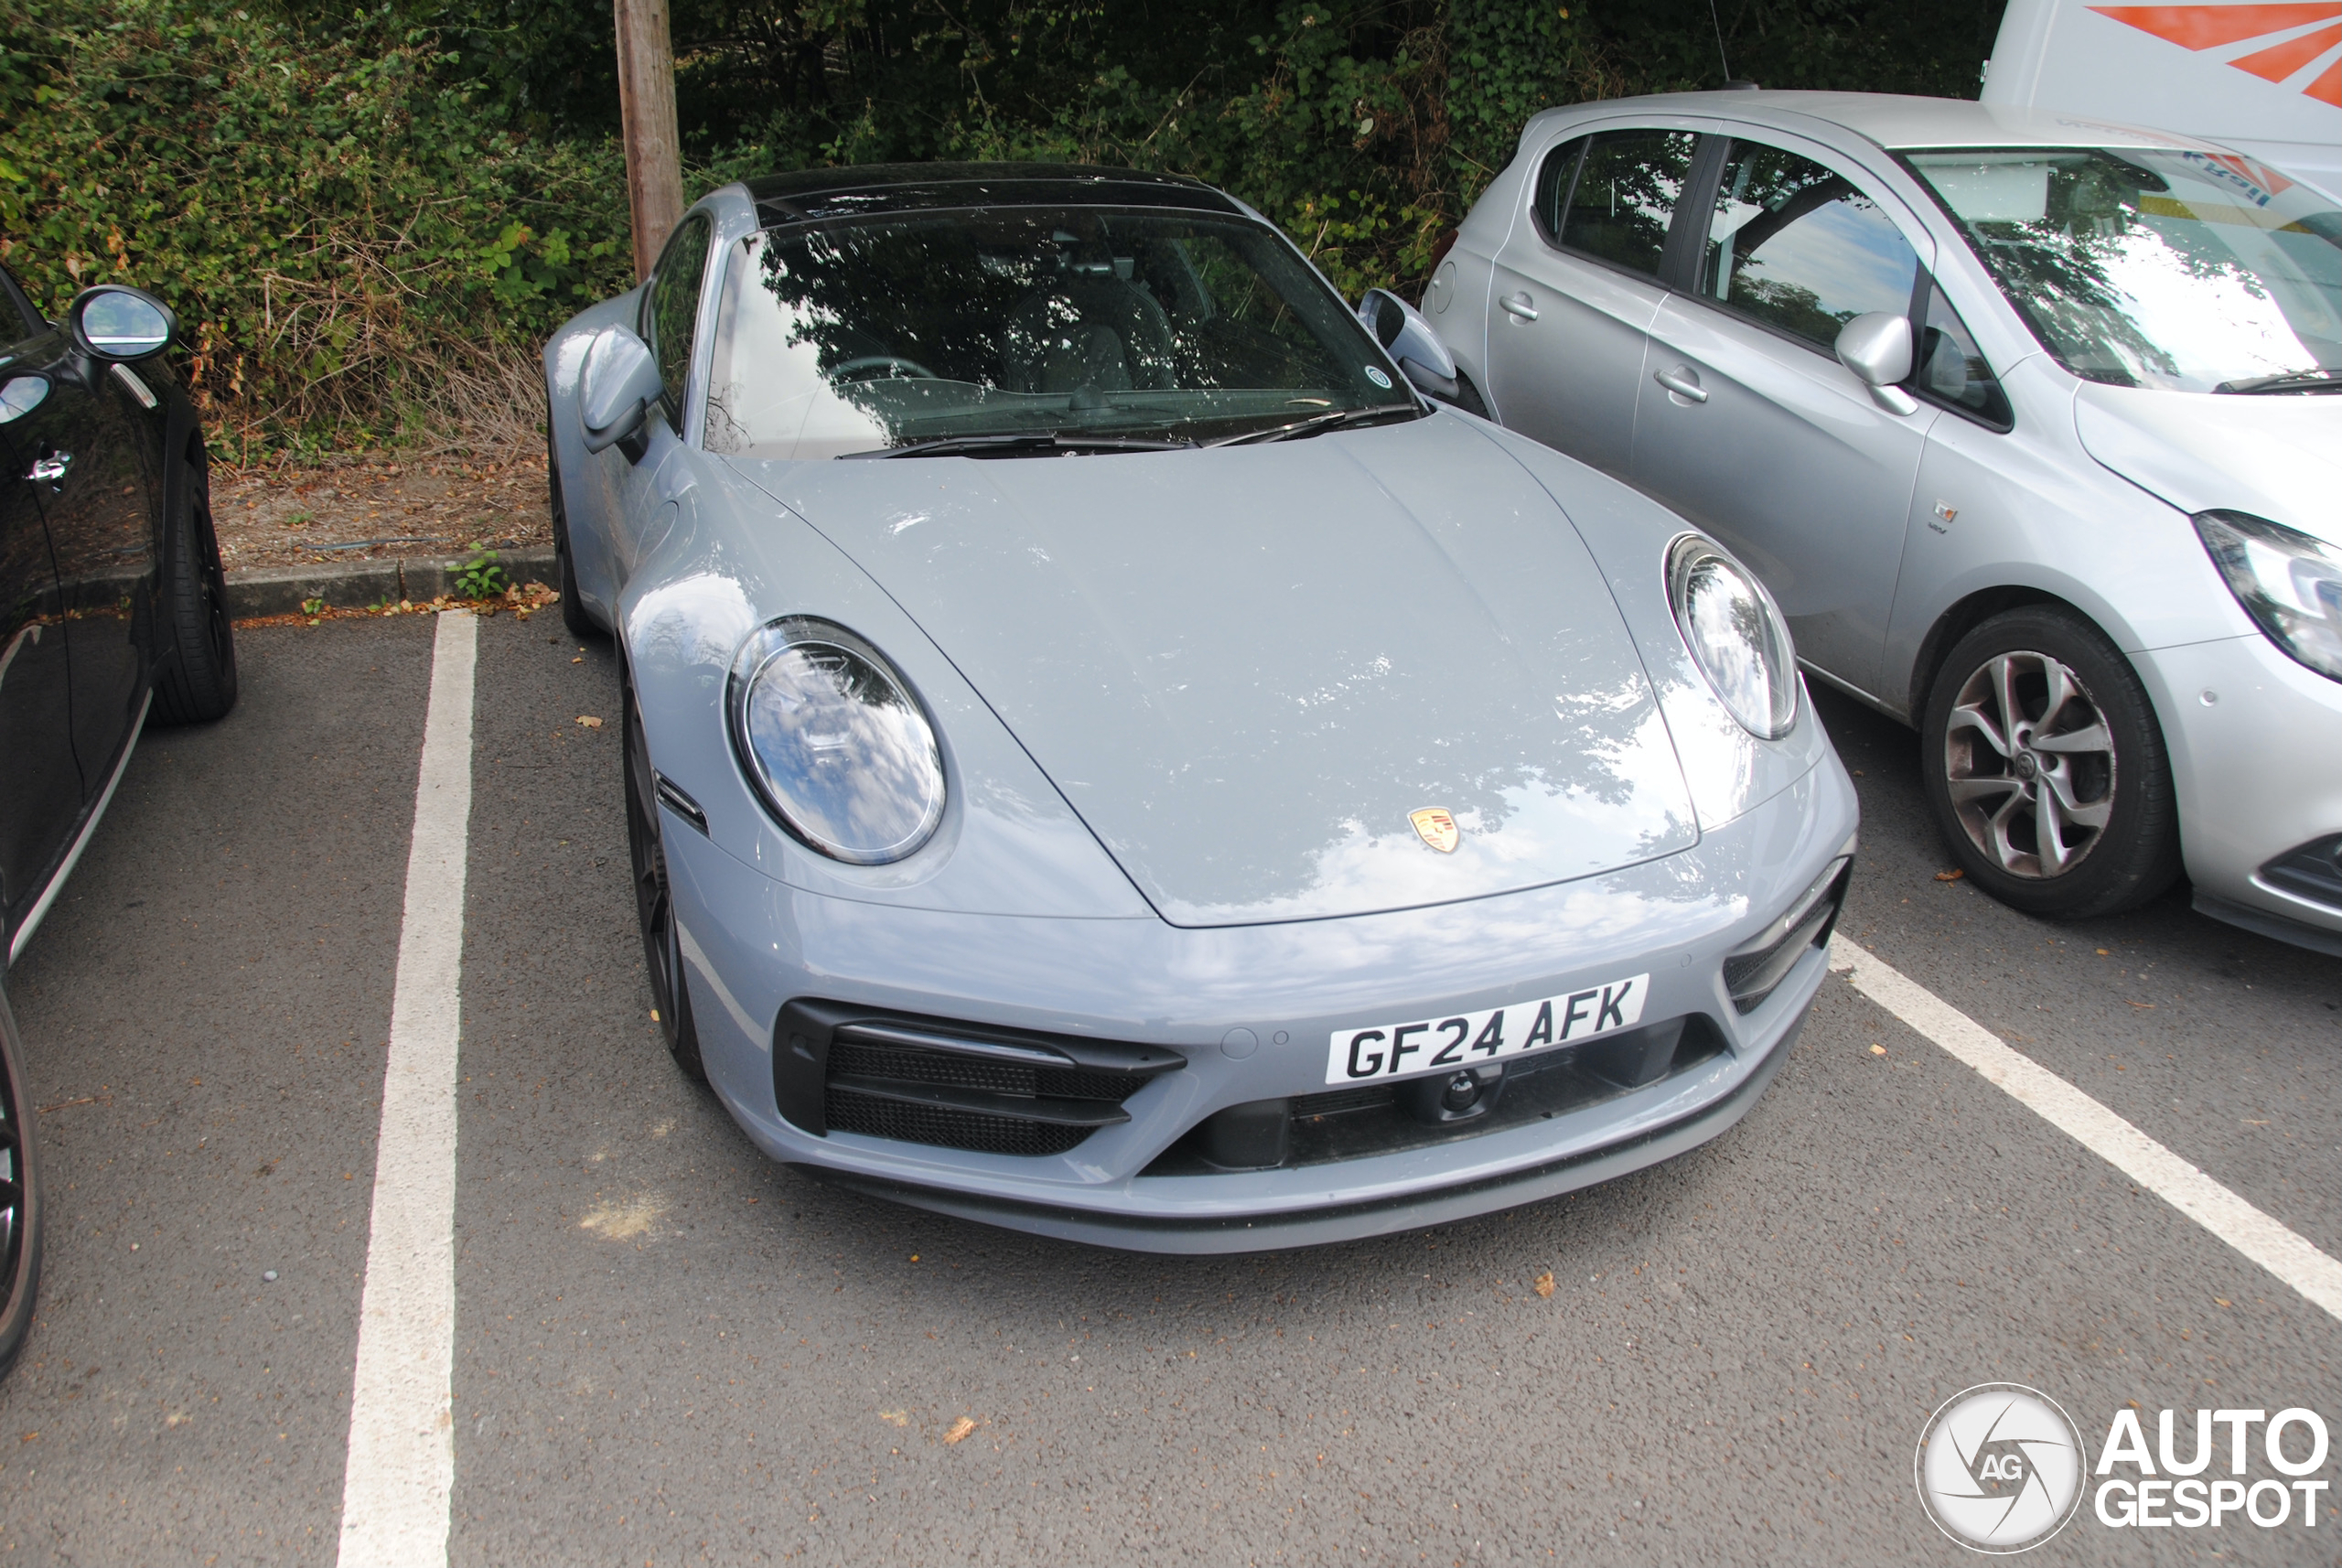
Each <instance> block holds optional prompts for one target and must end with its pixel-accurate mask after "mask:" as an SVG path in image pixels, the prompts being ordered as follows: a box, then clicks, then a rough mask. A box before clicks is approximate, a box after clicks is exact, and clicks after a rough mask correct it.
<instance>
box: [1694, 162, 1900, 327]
mask: <svg viewBox="0 0 2342 1568" xmlns="http://www.w3.org/2000/svg"><path fill="white" fill-rule="evenodd" d="M1918 273H1919V258H1918V255H1916V254H1915V253H1914V252H1912V250H1911V247H1910V245H1909V244H1908V243H1907V242H1906V241H1905V240H1904V238H1903V236H1902V235H1901V234H1900V233H1898V232H1897V231H1896V228H1895V225H1894V223H1893V221H1892V220H1889V219H1888V218H1887V216H1886V214H1885V213H1884V212H1882V211H1880V210H1879V209H1878V206H1877V204H1876V203H1875V202H1874V201H1872V200H1871V199H1870V198H1868V197H1866V196H1864V194H1863V193H1862V192H1861V191H1860V190H1858V189H1856V188H1854V187H1853V184H1852V183H1851V182H1849V181H1848V180H1846V179H1845V178H1844V177H1842V176H1839V175H1836V174H1833V173H1832V172H1831V171H1830V170H1828V169H1826V168H1823V167H1822V166H1821V165H1820V164H1818V163H1815V162H1814V161H1813V160H1812V159H1810V158H1801V157H1799V156H1797V155H1796V154H1795V153H1788V152H1783V151H1782V150H1781V149H1780V148H1778V147H1768V146H1766V145H1763V144H1761V143H1757V142H1735V143H1733V145H1732V150H1731V153H1730V155H1729V156H1727V157H1726V158H1725V160H1724V177H1723V179H1722V180H1721V181H1720V182H1719V184H1718V185H1717V187H1716V205H1715V211H1714V215H1713V216H1712V217H1711V218H1710V220H1709V223H1708V242H1707V245H1706V246H1705V248H1704V252H1703V255H1702V258H1701V263H1700V290H1699V292H1700V295H1701V296H1702V297H1703V298H1705V299H1709V300H1713V301H1714V302H1715V303H1716V304H1719V305H1722V306H1724V307H1725V308H1726V309H1728V310H1732V311H1735V312H1737V313H1738V314H1740V315H1743V316H1746V317H1750V318H1752V319H1754V320H1756V321H1760V322H1762V323H1764V324H1765V325H1766V326H1767V327H1770V328H1773V329H1774V330H1775V331H1778V332H1783V333H1787V334H1788V335H1789V337H1792V338H1799V339H1800V340H1801V341H1804V342H1806V343H1810V344H1811V345H1812V346H1813V347H1814V348H1816V349H1820V350H1821V352H1823V353H1825V354H1827V353H1829V352H1831V351H1832V349H1833V348H1834V347H1835V346H1836V344H1837V341H1838V329H1839V328H1842V327H1843V326H1845V324H1846V323H1847V322H1849V321H1852V320H1853V318H1854V317H1857V316H1867V315H1868V314H1870V313H1871V312H1872V311H1874V310H1891V311H1893V312H1895V313H1896V315H1898V316H1900V315H1903V314H1905V313H1906V312H1907V311H1908V310H1909V309H1910V308H1911V293H1912V288H1913V286H1914V285H1916V284H1917V283H1918Z"/></svg>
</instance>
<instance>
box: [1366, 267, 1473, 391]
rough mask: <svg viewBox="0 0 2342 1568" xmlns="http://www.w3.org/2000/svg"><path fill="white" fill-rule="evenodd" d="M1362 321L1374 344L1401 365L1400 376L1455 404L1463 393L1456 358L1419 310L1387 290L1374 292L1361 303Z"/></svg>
mask: <svg viewBox="0 0 2342 1568" xmlns="http://www.w3.org/2000/svg"><path fill="white" fill-rule="evenodd" d="M1358 318H1359V320H1360V321H1363V322H1365V323H1366V329H1367V330H1368V331H1369V332H1371V333H1373V334H1374V340H1375V341H1376V342H1378V343H1380V344H1381V345H1382V348H1383V350H1384V351H1385V352H1386V353H1388V354H1389V355H1390V356H1391V358H1392V359H1393V360H1397V361H1398V362H1399V373H1400V374H1402V375H1403V376H1405V377H1406V378H1407V380H1409V381H1413V383H1414V384H1415V385H1416V386H1417V387H1418V388H1420V389H1421V390H1422V391H1423V392H1425V393H1427V394H1429V395H1430V396H1432V397H1435V398H1437V399H1439V401H1440V402H1442V403H1454V402H1455V401H1456V397H1457V396H1458V395H1459V393H1460V392H1461V391H1462V389H1461V388H1460V387H1459V386H1458V385H1457V383H1456V356H1455V355H1453V354H1451V353H1449V352H1448V351H1447V345H1446V344H1445V343H1443V342H1441V341H1440V340H1439V334H1438V333H1436V332H1434V331H1433V330H1432V329H1431V323H1430V322H1428V321H1425V320H1424V319H1423V317H1422V316H1421V315H1420V314H1418V313H1417V311H1416V310H1415V307H1414V306H1412V305H1409V304H1408V303H1407V302H1406V301H1405V300H1403V299H1401V298H1400V297H1399V296H1398V295H1395V294H1392V293H1391V291H1390V290H1389V289H1387V288H1370V289H1368V290H1367V291H1366V294H1365V296H1364V297H1363V298H1361V299H1360V300H1359V302H1358Z"/></svg>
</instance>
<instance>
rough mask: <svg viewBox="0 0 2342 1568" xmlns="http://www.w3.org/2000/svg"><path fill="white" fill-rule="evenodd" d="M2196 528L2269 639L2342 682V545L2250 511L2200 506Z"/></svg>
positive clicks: (2215, 561) (2233, 590)
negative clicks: (2223, 509) (2205, 508)
mask: <svg viewBox="0 0 2342 1568" xmlns="http://www.w3.org/2000/svg"><path fill="white" fill-rule="evenodd" d="M2196 532H2197V533H2198V534H2200V535H2202V536H2203V540H2204V548H2205V549H2207V550H2208V551H2210V552H2211V553H2212V562H2213V564H2215V565H2217V566H2218V567H2219V569H2220V575H2222V576H2223V577H2226V578H2227V579H2228V580H2229V592H2230V593H2233V594H2234V595H2236V597H2237V602H2238V603H2239V604H2240V605H2242V606H2243V607H2244V609H2245V613H2246V614H2247V615H2250V616H2251V618H2253V619H2254V620H2255V621H2257V622H2259V623H2260V626H2261V630H2263V631H2265V632H2267V633H2268V634H2269V640H2270V641H2272V642H2273V643H2275V644H2276V645H2277V646H2278V647H2280V648H2282V649H2283V650H2285V651H2286V652H2287V653H2290V654H2292V655H2293V656H2294V658H2295V659H2298V660H2301V661H2302V662H2303V663H2304V664H2306V665H2308V666H2309V667H2310V668H2311V669H2313V670H2315V671H2317V672H2318V673H2319V674H2321V675H2324V676H2326V677H2327V678H2329V679H2331V680H2336V681H2342V550H2337V549H2336V548H2335V547H2334V546H2333V545H2331V544H2328V543H2326V542H2325V541H2324V540H2321V539H2314V538H2312V537H2311V536H2310V535H2308V534H2306V533H2303V532H2299V531H2297V530H2295V529H2291V528H2287V527H2286V526H2284V524H2283V523H2277V522H2271V521H2269V520H2268V519H2266V518H2260V517H2254V516H2252V515H2251V513H2249V512H2241V511H2207V512H2199V513H2197V517H2196Z"/></svg>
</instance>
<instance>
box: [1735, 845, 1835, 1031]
mask: <svg viewBox="0 0 2342 1568" xmlns="http://www.w3.org/2000/svg"><path fill="white" fill-rule="evenodd" d="M1853 870H1854V857H1853V854H1852V852H1851V850H1850V851H1849V853H1847V854H1842V855H1841V856H1839V857H1838V858H1837V859H1836V860H1833V861H1832V862H1831V863H1830V865H1829V866H1828V867H1827V868H1826V869H1824V870H1823V872H1822V873H1821V875H1820V876H1819V877H1817V878H1816V879H1815V880H1814V883H1813V886H1810V887H1808V888H1807V889H1806V890H1805V891H1804V892H1803V893H1801V894H1799V896H1798V899H1797V902H1796V903H1794V904H1791V905H1790V906H1789V908H1788V909H1786V910H1784V911H1783V912H1782V914H1781V915H1780V917H1779V918H1777V919H1775V920H1774V921H1772V923H1770V924H1769V925H1767V927H1766V928H1765V929H1763V930H1762V931H1759V932H1758V933H1757V934H1756V937H1755V938H1754V939H1753V940H1749V941H1748V942H1746V943H1744V944H1743V945H1742V946H1740V947H1739V948H1737V949H1735V950H1733V951H1732V952H1731V953H1730V954H1728V955H1727V956H1726V957H1725V959H1724V990H1725V991H1726V992H1728V993H1730V994H1731V996H1732V1004H1733V1006H1734V1007H1735V1008H1736V1009H1737V1010H1738V1011H1740V1012H1743V1013H1753V1012H1755V1011H1756V1008H1757V1006H1758V1005H1759V1004H1761V1003H1763V1001H1764V1000H1765V998H1767V996H1770V995H1771V994H1772V993H1773V991H1774V988H1775V987H1777V986H1778V985H1779V984H1780V983H1781V982H1782V981H1783V980H1785V979H1787V978H1788V977H1789V971H1790V970H1792V969H1794V968H1796V967H1797V961H1798V960H1799V959H1801V958H1803V957H1804V956H1805V955H1806V954H1807V953H1808V952H1809V951H1810V950H1813V949H1815V948H1818V947H1821V946H1823V945H1824V944H1826V943H1827V942H1828V941H1829V940H1830V932H1831V929H1832V927H1834V926H1836V925H1837V923H1838V910H1839V908H1841V907H1842V906H1843V905H1844V903H1845V901H1846V883H1847V881H1848V880H1849V879H1850V878H1851V877H1852V876H1853Z"/></svg>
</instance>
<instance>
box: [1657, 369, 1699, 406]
mask: <svg viewBox="0 0 2342 1568" xmlns="http://www.w3.org/2000/svg"><path fill="white" fill-rule="evenodd" d="M1650 379H1651V380H1652V381H1657V382H1658V383H1659V384H1660V386H1663V387H1665V388H1666V389H1667V390H1668V391H1669V392H1673V393H1674V394H1675V395H1676V396H1677V397H1687V398H1690V399H1691V400H1692V402H1693V403H1705V402H1707V401H1708V389H1707V388H1705V387H1703V386H1702V385H1701V384H1700V377H1699V373H1698V372H1697V371H1693V370H1692V367H1691V366H1689V365H1678V366H1676V367H1675V368H1674V369H1673V370H1671V371H1655V372H1653V374H1652V376H1651V378H1650Z"/></svg>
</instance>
